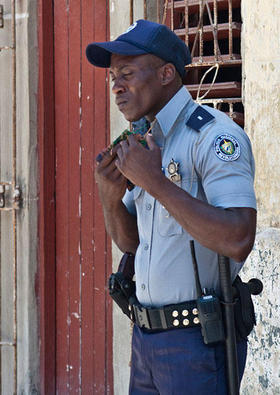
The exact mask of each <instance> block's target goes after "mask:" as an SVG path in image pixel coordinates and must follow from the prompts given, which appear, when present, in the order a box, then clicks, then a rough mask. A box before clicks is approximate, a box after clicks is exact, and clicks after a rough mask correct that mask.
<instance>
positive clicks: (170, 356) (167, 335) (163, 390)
mask: <svg viewBox="0 0 280 395" xmlns="http://www.w3.org/2000/svg"><path fill="white" fill-rule="evenodd" d="M237 353H238V363H239V377H240V381H241V378H242V375H243V372H244V369H245V363H246V356H247V341H246V340H243V341H241V342H239V343H238V344H237ZM131 362H132V366H131V376H130V386H129V394H131V395H142V394H143V395H144V394H145V395H155V394H160V395H226V394H227V393H228V392H227V382H226V372H225V350H224V345H223V344H218V345H216V346H206V345H205V344H204V343H203V339H202V336H201V331H200V328H186V329H172V330H169V331H163V332H158V333H147V332H144V331H142V330H141V329H139V328H138V327H137V326H136V325H135V326H134V330H133V338H132V360H131Z"/></svg>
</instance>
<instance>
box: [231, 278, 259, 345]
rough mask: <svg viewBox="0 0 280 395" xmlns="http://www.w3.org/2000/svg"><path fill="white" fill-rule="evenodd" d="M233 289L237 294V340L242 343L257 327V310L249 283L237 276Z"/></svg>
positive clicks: (235, 307)
mask: <svg viewBox="0 0 280 395" xmlns="http://www.w3.org/2000/svg"><path fill="white" fill-rule="evenodd" d="M233 287H234V288H235V289H236V292H237V297H236V300H235V305H234V319H235V329H236V339H237V341H240V340H241V339H246V338H247V336H248V335H249V334H250V333H251V331H252V330H253V328H254V326H255V325H256V317H255V309H254V304H253V301H252V296H251V293H250V291H249V287H248V285H247V283H244V282H243V281H242V280H241V278H240V277H239V276H237V277H236V279H235V280H234V283H233Z"/></svg>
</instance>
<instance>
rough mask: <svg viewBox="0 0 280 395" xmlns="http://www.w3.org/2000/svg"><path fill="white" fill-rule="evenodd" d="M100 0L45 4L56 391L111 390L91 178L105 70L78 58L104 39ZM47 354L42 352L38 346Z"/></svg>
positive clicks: (103, 268) (104, 245)
mask: <svg viewBox="0 0 280 395" xmlns="http://www.w3.org/2000/svg"><path fill="white" fill-rule="evenodd" d="M108 22H109V21H108V4H107V1H106V0H103V1H100V0H57V1H55V2H53V26H54V129H55V202H56V207H55V243H56V275H55V287H54V284H49V286H50V292H54V289H55V344H56V346H55V375H56V379H55V382H56V384H55V386H56V393H57V394H63V395H64V394H72V393H82V394H105V393H106V394H109V393H112V322H111V304H110V301H109V300H108V297H107V294H106V283H107V278H108V275H109V274H110V272H111V246H110V243H109V242H108V239H107V237H106V234H105V229H104V223H103V215H102V210H101V205H100V202H99V201H98V197H97V190H96V184H95V181H94V165H95V159H94V158H95V157H96V155H97V154H98V152H99V151H100V150H101V149H102V148H103V147H104V146H106V145H107V143H108V136H109V123H108V114H109V107H108V103H109V102H108V86H107V71H106V70H104V69H96V68H93V67H92V66H91V65H90V64H89V63H88V61H87V59H86V57H85V48H86V46H87V44H88V43H90V42H92V41H106V40H107V39H108V37H109V36H108ZM46 352H47V351H46Z"/></svg>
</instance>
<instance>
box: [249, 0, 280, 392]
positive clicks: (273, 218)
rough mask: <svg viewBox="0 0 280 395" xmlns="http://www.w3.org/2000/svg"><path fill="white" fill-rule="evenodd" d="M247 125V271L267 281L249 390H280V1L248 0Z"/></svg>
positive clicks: (252, 344)
mask: <svg viewBox="0 0 280 395" xmlns="http://www.w3.org/2000/svg"><path fill="white" fill-rule="evenodd" d="M242 16H243V34H242V58H243V96H244V105H245V122H246V124H245V129H246V132H247V133H248V135H249V136H250V138H251V141H252V146H253V151H254V155H255V160H256V183H255V185H256V193H257V201H258V233H257V237H256V243H255V247H254V250H253V251H252V253H251V255H250V257H249V259H248V261H247V263H246V267H245V269H244V275H245V276H246V277H247V278H249V277H259V278H261V279H262V281H263V283H264V291H263V293H262V295H261V296H259V297H255V298H254V300H255V306H256V314H257V327H256V330H255V331H254V332H253V333H252V335H251V336H250V337H249V356H248V362H247V366H246V372H245V377H244V380H243V383H242V393H243V394H267V395H269V394H271V395H272V394H273V395H274V394H280V375H279V372H280V370H279V369H280V368H279V361H280V318H279V317H280V303H279V301H280V277H279V273H280V208H279V207H280V205H279V201H280V200H279V197H280V182H279V180H280V166H279V164H280V160H279V141H280V25H279V21H280V2H279V1H271V0H246V1H245V0H243V1H242Z"/></svg>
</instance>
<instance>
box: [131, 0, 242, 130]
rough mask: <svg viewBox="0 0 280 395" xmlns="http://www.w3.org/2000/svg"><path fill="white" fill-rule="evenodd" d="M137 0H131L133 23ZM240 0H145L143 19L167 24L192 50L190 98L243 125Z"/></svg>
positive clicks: (188, 76) (188, 78)
mask: <svg viewBox="0 0 280 395" xmlns="http://www.w3.org/2000/svg"><path fill="white" fill-rule="evenodd" d="M134 6H135V0H134V1H133V0H130V21H131V22H133V14H134V12H133V11H134ZM240 6H241V0H157V1H154V0H143V9H144V10H143V15H144V18H145V19H153V20H155V21H157V22H160V23H166V24H167V25H168V26H169V27H170V28H171V30H173V31H174V32H175V33H176V34H177V35H178V37H180V38H181V39H182V40H184V41H185V42H186V44H187V45H188V46H189V48H190V51H191V54H192V64H190V65H188V66H187V69H188V75H187V78H186V81H184V82H185V84H186V87H187V89H188V90H189V92H190V93H191V95H192V97H193V98H194V99H195V100H197V101H198V102H199V103H202V104H207V105H210V106H212V107H215V108H218V109H219V110H221V111H224V112H226V113H227V114H228V115H229V116H230V117H231V118H232V119H233V120H234V121H235V122H236V123H238V124H240V125H241V126H243V125H244V109H243V105H242V90H241V89H242V83H241V81H242V71H241V67H242V59H241V51H240V38H241V26H242V20H241V12H240Z"/></svg>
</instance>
